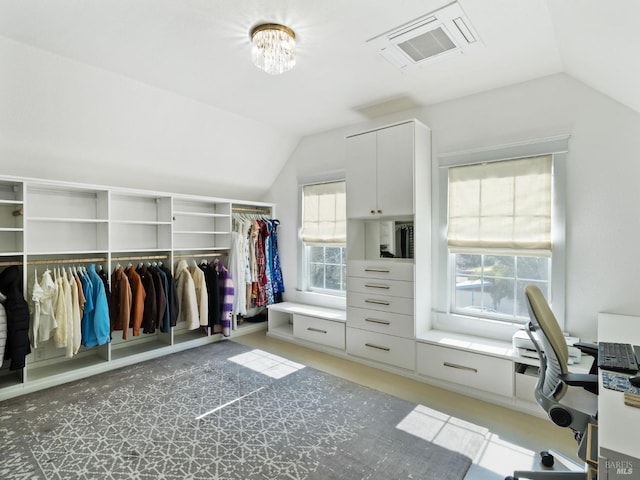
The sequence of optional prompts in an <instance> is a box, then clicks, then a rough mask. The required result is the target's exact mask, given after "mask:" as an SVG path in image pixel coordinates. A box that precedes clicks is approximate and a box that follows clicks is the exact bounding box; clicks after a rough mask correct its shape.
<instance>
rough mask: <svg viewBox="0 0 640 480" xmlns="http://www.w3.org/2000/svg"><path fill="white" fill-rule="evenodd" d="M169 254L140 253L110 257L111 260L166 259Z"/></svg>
mask: <svg viewBox="0 0 640 480" xmlns="http://www.w3.org/2000/svg"><path fill="white" fill-rule="evenodd" d="M168 258H169V256H168V255H141V256H138V257H131V256H129V257H111V260H115V261H118V262H119V261H120V260H122V261H126V260H128V261H131V260H166V259H168Z"/></svg>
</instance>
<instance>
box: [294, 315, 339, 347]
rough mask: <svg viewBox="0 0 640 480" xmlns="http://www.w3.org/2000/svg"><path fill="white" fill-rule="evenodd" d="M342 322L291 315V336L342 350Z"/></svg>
mask: <svg viewBox="0 0 640 480" xmlns="http://www.w3.org/2000/svg"><path fill="white" fill-rule="evenodd" d="M344 329H345V324H344V322H334V321H331V320H325V319H324V318H317V317H309V316H307V315H293V336H294V337H297V338H300V339H302V340H308V341H310V342H315V343H319V344H322V345H327V346H328V347H334V348H340V349H342V350H344V346H345V345H344Z"/></svg>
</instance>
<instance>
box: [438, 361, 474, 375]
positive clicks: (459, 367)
mask: <svg viewBox="0 0 640 480" xmlns="http://www.w3.org/2000/svg"><path fill="white" fill-rule="evenodd" d="M443 365H444V366H445V367H451V368H457V369H458V370H467V371H469V372H473V373H478V369H477V368H471V367H465V366H464V365H458V364H457V363H449V362H444V363H443Z"/></svg>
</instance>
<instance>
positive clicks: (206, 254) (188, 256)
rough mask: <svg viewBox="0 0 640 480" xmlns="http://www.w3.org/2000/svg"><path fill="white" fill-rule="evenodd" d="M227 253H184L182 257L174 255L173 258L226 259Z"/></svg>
mask: <svg viewBox="0 0 640 480" xmlns="http://www.w3.org/2000/svg"><path fill="white" fill-rule="evenodd" d="M226 255H227V254H226V253H215V252H213V253H198V252H193V253H183V254H180V255H174V256H173V258H193V257H224V256H226Z"/></svg>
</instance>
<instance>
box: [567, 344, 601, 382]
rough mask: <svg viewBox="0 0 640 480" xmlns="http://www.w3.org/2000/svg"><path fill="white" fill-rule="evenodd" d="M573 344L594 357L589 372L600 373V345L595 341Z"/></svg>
mask: <svg viewBox="0 0 640 480" xmlns="http://www.w3.org/2000/svg"><path fill="white" fill-rule="evenodd" d="M573 346H574V347H576V348H577V349H579V350H580V351H581V352H582V353H584V354H585V355H589V356H591V357H593V362H592V363H591V369H590V370H589V374H590V375H597V374H598V345H597V344H595V343H584V342H576V343H574V344H573Z"/></svg>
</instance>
